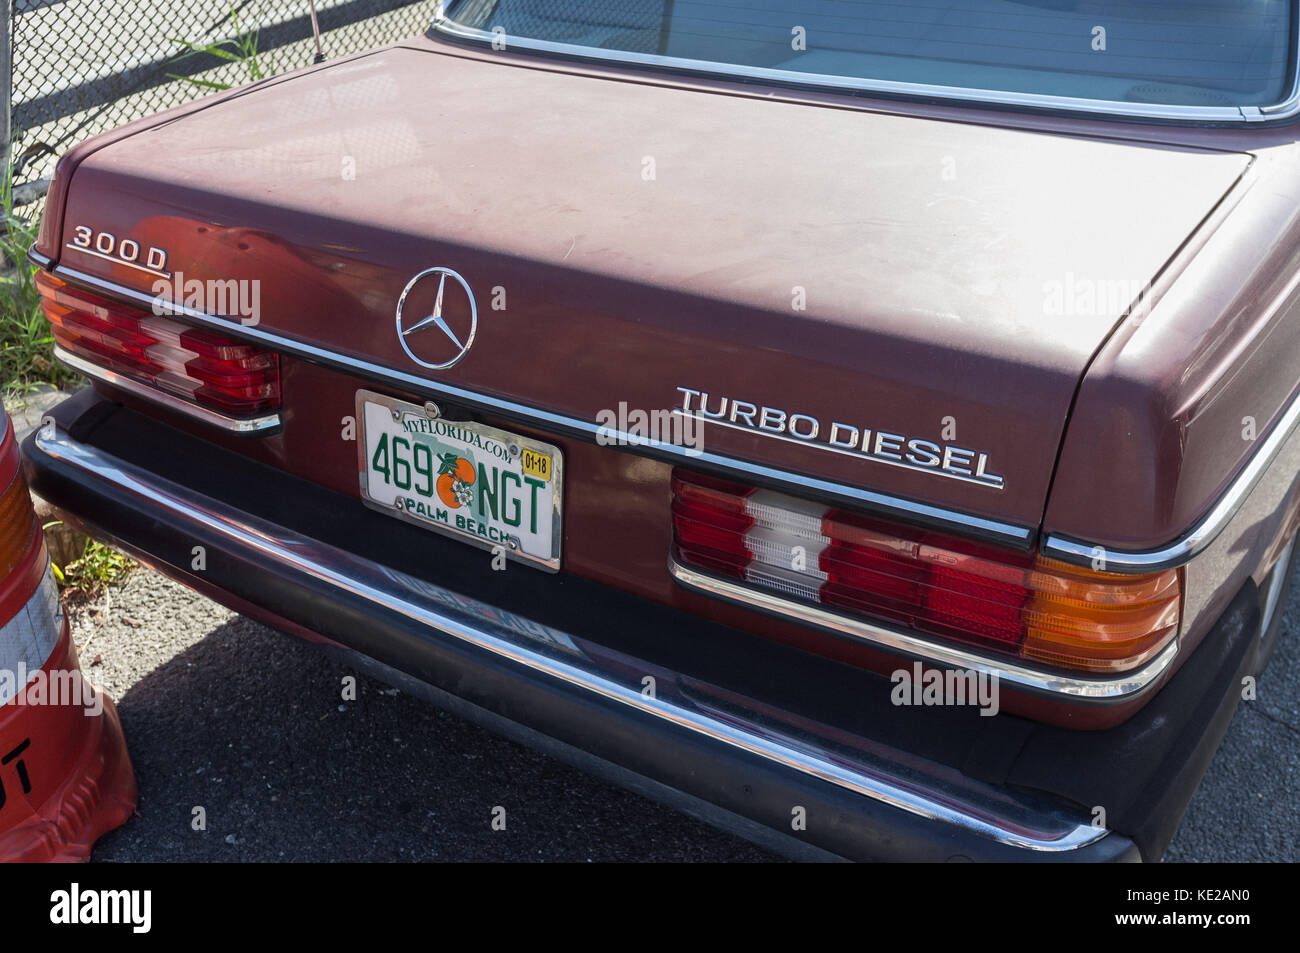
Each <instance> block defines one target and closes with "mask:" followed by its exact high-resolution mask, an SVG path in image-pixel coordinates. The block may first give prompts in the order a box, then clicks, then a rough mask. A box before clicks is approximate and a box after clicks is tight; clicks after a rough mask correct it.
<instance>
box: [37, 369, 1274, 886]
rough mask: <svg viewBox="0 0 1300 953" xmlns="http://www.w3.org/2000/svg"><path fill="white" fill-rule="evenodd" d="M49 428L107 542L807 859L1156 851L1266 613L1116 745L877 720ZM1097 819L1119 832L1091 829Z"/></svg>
mask: <svg viewBox="0 0 1300 953" xmlns="http://www.w3.org/2000/svg"><path fill="white" fill-rule="evenodd" d="M54 416H55V418H56V420H57V421H58V424H57V426H55V427H48V428H46V429H45V430H43V431H41V432H39V433H37V434H35V435H33V436H32V437H31V438H29V440H28V441H27V443H26V444H25V446H24V452H25V454H26V456H27V459H28V468H29V476H30V479H31V480H32V482H33V485H34V488H35V489H36V490H37V492H39V493H41V494H42V495H43V496H45V497H46V498H47V499H49V500H50V501H51V502H52V503H54V504H55V505H57V506H59V507H60V508H62V509H64V510H66V511H68V512H69V513H70V514H72V515H74V516H75V517H77V518H78V519H79V520H81V521H83V522H85V523H87V524H89V525H88V528H89V529H91V530H92V531H94V532H96V533H97V534H98V535H101V536H104V537H107V538H109V539H111V540H113V541H115V542H116V543H117V544H118V545H120V546H122V547H123V548H125V549H127V550H128V551H130V552H132V553H133V554H135V555H137V556H139V557H140V558H142V559H143V560H144V561H146V562H148V563H150V564H152V565H154V566H155V567H157V568H158V569H160V570H162V571H163V572H165V573H167V574H169V575H171V576H173V577H174V578H177V579H180V580H181V581H183V582H185V583H187V584H189V585H192V586H194V587H195V588H196V589H199V590H200V591H202V592H205V593H207V594H210V595H212V596H213V597H214V598H217V599H219V600H220V601H223V602H226V603H227V604H229V605H232V606H234V607H235V608H238V609H241V610H244V611H248V612H249V613H250V614H252V615H255V616H258V617H261V618H262V619H264V620H265V621H268V622H271V623H272V624H275V625H279V626H281V627H283V628H288V629H290V630H294V631H297V630H308V631H312V632H316V633H319V634H320V635H323V636H325V637H326V638H328V639H330V640H332V641H333V642H334V643H336V645H337V646H338V647H339V649H340V650H342V651H347V652H349V653H350V654H352V656H353V658H354V659H356V660H357V661H358V664H360V665H361V666H362V667H363V668H366V669H369V670H371V671H374V672H375V673H376V674H379V675H381V676H382V677H385V678H389V679H391V680H398V681H401V682H403V683H404V684H406V685H407V686H408V687H410V686H413V685H414V686H417V687H418V688H419V690H420V691H421V692H422V693H423V694H425V695H426V696H427V697H430V698H432V699H433V700H435V701H436V702H437V703H438V704H440V705H443V706H444V707H446V708H448V709H450V710H453V711H456V712H457V713H459V714H462V715H464V716H466V717H469V718H471V719H473V720H476V721H479V722H481V723H483V724H486V725H487V726H488V727H490V728H493V729H495V730H498V731H501V732H503V733H505V734H507V735H510V736H513V737H516V738H518V739H520V740H522V741H524V742H526V743H528V744H531V745H533V746H535V747H539V748H542V749H543V750H546V751H548V752H550V753H552V754H555V755H557V756H559V757H561V758H563V759H565V760H568V761H571V762H573V763H576V764H578V765H579V766H580V767H583V768H584V769H586V770H589V771H592V772H593V773H596V774H600V775H602V776H604V777H607V778H609V779H611V780H613V781H615V782H617V783H620V784H623V785H625V786H628V787H631V788H633V789H635V790H638V791H641V792H642V793H645V794H647V795H649V796H652V797H655V798H656V799H659V800H662V801H664V802H666V803H669V804H671V805H673V806H676V807H679V808H681V809H683V810H685V811H687V812H688V813H692V814H696V815H698V816H702V817H704V818H705V819H706V820H709V821H711V822H713V823H716V824H719V825H720V826H723V827H726V828H729V829H732V830H734V831H736V832H737V833H740V834H742V835H743V836H746V837H749V838H750V839H753V840H755V841H758V842H760V843H764V844H766V845H767V846H770V847H773V848H775V849H778V850H781V851H783V852H785V853H788V854H791V855H793V856H798V857H809V858H817V857H821V858H825V857H843V858H849V859H856V860H948V859H954V858H961V859H967V858H969V859H984V860H1016V859H1045V860H1090V861H1091V860H1130V859H1138V858H1139V856H1143V855H1144V856H1147V857H1148V858H1149V857H1152V856H1158V854H1159V853H1160V852H1161V851H1163V848H1164V845H1165V844H1166V843H1167V842H1168V838H1169V836H1172V833H1173V830H1174V828H1175V827H1176V825H1177V821H1178V819H1179V818H1180V817H1181V814H1182V810H1183V808H1184V807H1185V805H1186V801H1187V799H1188V798H1189V797H1190V795H1191V791H1192V790H1194V788H1195V785H1196V782H1198V781H1199V779H1200V776H1201V773H1203V771H1204V769H1205V767H1206V766H1207V765H1208V761H1209V758H1210V757H1211V756H1212V754H1213V750H1214V748H1215V747H1216V746H1217V743H1218V739H1219V737H1221V735H1222V731H1223V729H1224V728H1225V727H1226V724H1227V720H1228V719H1229V718H1230V717H1231V713H1232V709H1233V708H1234V707H1235V693H1234V692H1232V691H1231V690H1230V689H1231V685H1232V684H1233V682H1232V681H1231V679H1232V678H1233V675H1234V673H1235V672H1236V671H1237V670H1238V669H1239V668H1240V667H1241V666H1243V665H1245V664H1246V663H1247V661H1248V660H1247V659H1246V658H1245V655H1246V654H1247V653H1246V651H1245V647H1246V646H1247V645H1248V644H1249V643H1250V639H1249V634H1250V631H1251V618H1252V611H1253V612H1254V615H1253V619H1254V622H1255V625H1256V628H1257V624H1258V611H1257V606H1256V605H1254V604H1255V603H1257V601H1258V600H1257V599H1256V600H1253V603H1252V599H1251V598H1245V599H1239V600H1238V602H1239V603H1241V605H1240V606H1238V610H1237V616H1236V617H1233V618H1231V619H1228V617H1227V616H1225V620H1226V622H1225V626H1223V627H1222V628H1223V631H1222V632H1220V633H1217V635H1216V638H1215V639H1213V640H1212V639H1207V644H1208V643H1211V642H1214V643H1215V645H1217V648H1212V651H1209V652H1206V651H1204V650H1203V649H1202V650H1198V652H1197V653H1196V656H1194V657H1193V658H1192V659H1191V660H1189V662H1188V663H1187V664H1186V665H1185V666H1184V667H1183V670H1181V671H1180V673H1179V675H1178V676H1177V678H1176V679H1175V681H1174V682H1171V684H1170V685H1169V686H1166V688H1165V690H1164V691H1162V693H1161V695H1160V696H1159V697H1157V698H1156V699H1154V700H1153V702H1152V703H1151V704H1150V705H1148V706H1147V708H1145V709H1144V710H1143V712H1142V713H1140V715H1139V716H1137V718H1135V719H1133V720H1131V721H1130V722H1128V723H1126V724H1125V725H1122V726H1119V728H1116V729H1112V730H1110V731H1107V732H1092V733H1079V732H1070V731H1065V730H1063V729H1053V728H1048V727H1045V726H1038V725H1034V724H1032V723H1029V722H1025V721H1023V720H1022V719H1017V718H1014V717H1012V716H1007V715H999V716H996V717H994V718H985V719H981V718H980V717H979V716H978V713H976V712H973V711H971V710H969V709H968V710H965V711H961V712H956V711H953V710H952V709H947V710H944V711H936V710H927V711H924V712H922V711H921V710H919V709H912V710H909V711H901V710H900V709H898V708H893V707H891V706H888V705H887V704H886V705H885V706H884V707H883V708H882V707H878V705H877V701H878V700H879V699H887V697H888V694H889V692H888V682H887V681H885V680H884V679H881V678H880V677H879V676H875V675H871V674H870V673H863V672H859V671H857V670H855V669H848V668H846V667H844V666H840V665H837V664H835V663H831V662H828V661H826V660H824V659H818V658H816V657H813V656H808V655H806V654H805V653H800V652H797V651H794V650H791V649H788V648H786V647H784V646H774V645H770V644H767V643H763V642H761V640H757V639H754V638H752V637H750V636H747V635H746V634H744V633H740V632H736V631H735V630H731V629H726V628H723V627H721V626H717V625H715V624H713V623H710V622H707V621H705V620H701V619H698V618H695V617H690V616H685V615H682V614H681V613H677V612H674V611H672V610H668V609H666V608H664V607H661V606H655V605H651V604H649V603H645V602H644V601H642V600H639V599H635V598H633V597H630V596H626V595H623V594H620V593H615V592H612V591H609V590H607V589H605V588H604V587H598V586H594V585H592V584H589V583H586V582H584V581H582V580H576V579H572V578H569V577H564V576H560V577H542V576H541V574H539V573H535V572H532V571H529V570H527V569H523V568H520V569H513V568H512V569H511V570H510V572H511V573H512V576H511V580H510V582H511V585H509V586H505V585H503V584H502V583H501V580H500V574H499V573H492V572H491V571H490V570H489V569H488V568H487V562H486V560H477V559H475V560H472V561H469V560H464V559H463V558H459V557H461V556H462V555H463V553H464V548H463V547H459V546H457V545H456V543H455V542H454V541H451V540H446V539H442V538H440V537H433V536H432V535H431V534H428V533H424V532H422V531H420V530H419V529H417V528H414V527H409V526H406V525H404V524H401V523H398V522H397V521H394V520H390V519H387V518H386V517H385V516H383V515H381V514H376V513H373V512H370V511H367V510H365V508H364V507H362V506H361V505H360V503H358V502H357V501H356V500H354V499H352V498H349V497H345V496H341V495H339V494H335V493H331V492H329V491H326V490H323V489H321V488H319V487H316V486H314V485H311V484H308V483H304V482H303V481H300V480H297V479H296V478H293V477H289V476H287V475H285V474H283V473H281V472H279V471H276V470H273V469H270V468H268V467H263V466H261V465H259V464H253V463H251V462H249V461H247V460H246V459H244V458H242V457H239V456H236V455H234V454H231V453H229V452H227V451H223V450H219V449H216V448H213V447H212V446H211V445H209V444H206V443H204V442H202V441H199V440H196V439H194V438H191V437H186V436H184V435H182V434H180V433H178V432H176V431H173V430H170V429H169V428H166V427H164V426H162V425H160V424H158V423H156V422H154V421H151V420H149V419H148V418H145V417H143V416H140V415H138V414H135V413H133V412H131V411H128V410H124V409H122V408H120V407H117V406H116V405H112V404H109V403H108V402H106V401H104V400H103V399H102V398H99V397H97V396H95V395H93V394H90V393H86V394H83V395H79V396H78V397H77V398H74V399H73V400H71V401H68V402H66V403H65V404H64V405H62V406H61V407H59V408H57V409H56V411H55V413H54ZM196 547H203V565H202V568H201V569H198V568H195V567H196V565H198V564H197V563H196V562H195V553H196V549H195V548H196ZM470 562H472V563H473V566H470V565H468V564H469V563H470ZM480 564H481V565H480ZM396 566H401V567H404V569H403V570H398V569H396V568H394V567H396ZM430 566H434V567H438V570H437V578H436V580H435V579H434V578H432V576H433V574H432V573H428V572H425V571H422V569H421V568H420V567H430ZM413 572H415V573H419V575H415V574H412V573H413ZM1245 595H1247V596H1252V597H1253V592H1252V593H1247V594H1245ZM1234 606H1237V603H1234ZM1229 615H1232V612H1231V611H1230V613H1229ZM1198 663H1199V664H1198ZM1180 683H1181V685H1182V688H1181V690H1179V689H1178V687H1177V686H1178V684H1180ZM882 685H883V687H882ZM649 686H653V694H651V692H650V691H649V690H648V687H649ZM1166 696H1169V697H1170V698H1171V699H1172V703H1173V704H1175V705H1177V706H1178V707H1177V709H1176V710H1170V709H1169V706H1168V705H1165V704H1162V702H1163V701H1164V699H1165V697H1166ZM1189 702H1194V703H1193V704H1192V705H1191V706H1190V707H1189V705H1188V703H1189ZM900 718H910V719H911V720H909V721H908V722H907V724H906V725H901V726H900V725H899V724H898V722H899V719H900ZM1139 719H1141V721H1142V723H1141V724H1137V725H1135V724H1134V722H1137V721H1138V720H1139ZM993 723H996V724H993ZM873 726H874V727H873ZM876 728H878V730H875V729H876ZM903 737H906V738H908V739H911V738H913V737H915V738H916V739H917V743H916V744H914V745H908V746H907V747H906V748H903V747H901V746H899V745H898V744H896V743H895V742H896V740H897V739H898V738H903ZM1139 739H1140V743H1139ZM940 752H941V753H942V754H941V755H940V756H936V757H934V758H928V757H925V756H924V754H934V753H940ZM1044 752H1047V753H1048V754H1047V755H1046V756H1045V755H1044ZM1131 764H1140V765H1141V770H1140V771H1138V772H1137V774H1138V777H1137V778H1136V782H1135V779H1134V770H1133V769H1132V768H1131V767H1130V765H1131ZM1094 794H1095V795H1096V796H1097V797H1105V798H1108V800H1091V798H1092V797H1093V795H1094ZM1090 804H1095V805H1100V806H1103V807H1105V808H1106V811H1107V816H1108V819H1110V821H1111V827H1112V828H1113V829H1112V830H1109V831H1108V830H1106V829H1105V828H1098V827H1095V826H1093V825H1092V823H1091V820H1092V817H1093V813H1092V811H1091V810H1090V809H1089V807H1088V805H1090ZM800 808H802V811H799V810H798V809H800ZM797 816H801V817H804V818H806V827H805V829H801V830H795V829H793V824H792V820H793V819H794V818H795V817H797ZM1117 819H1118V821H1119V822H1120V823H1119V824H1116V823H1115V821H1116V820H1117ZM1121 825H1122V826H1121ZM1119 830H1124V831H1125V832H1124V833H1120V832H1119ZM1126 835H1128V836H1126Z"/></svg>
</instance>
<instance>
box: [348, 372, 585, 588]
mask: <svg viewBox="0 0 1300 953" xmlns="http://www.w3.org/2000/svg"><path fill="white" fill-rule="evenodd" d="M357 421H358V423H359V424H360V427H359V430H360V433H358V434H357V449H358V457H359V459H358V470H359V475H360V479H361V497H362V499H363V500H364V501H365V502H366V503H367V504H368V505H370V506H372V507H373V508H376V509H379V510H381V511H382V512H385V513H388V514H389V515H391V516H395V517H397V518H399V519H402V520H405V521H407V522H411V523H416V524H417V525H420V526H424V527H426V528H428V529H433V530H437V531H439V532H443V533H446V534H448V535H451V536H456V537H459V538H461V539H464V540H466V541H469V542H472V543H475V544H476V545H479V546H482V547H484V548H495V547H498V546H499V547H501V549H503V550H504V551H505V553H506V555H507V557H510V558H513V559H518V560H521V561H523V562H529V563H532V564H533V565H536V566H539V567H540V568H543V569H548V570H550V571H552V572H554V571H557V570H558V569H559V568H560V539H561V533H560V529H561V514H560V508H561V502H562V496H561V482H562V479H563V469H564V467H563V460H562V457H561V455H560V449H559V448H558V447H555V446H552V445H550V444H546V443H542V442H541V441H539V440H533V439H531V438H529V437H522V436H520V435H518V434H513V433H510V432H508V431H505V430H498V429H496V428H495V427H488V426H486V425H484V424H480V423H474V422H471V421H458V420H446V419H444V418H442V417H440V416H432V415H431V414H430V413H429V412H427V411H426V410H425V408H424V407H421V406H420V405H418V404H412V403H408V402H406V401H400V400H395V399H393V398H391V397H386V396H384V395H382V394H375V393H371V392H370V391H358V392H357Z"/></svg>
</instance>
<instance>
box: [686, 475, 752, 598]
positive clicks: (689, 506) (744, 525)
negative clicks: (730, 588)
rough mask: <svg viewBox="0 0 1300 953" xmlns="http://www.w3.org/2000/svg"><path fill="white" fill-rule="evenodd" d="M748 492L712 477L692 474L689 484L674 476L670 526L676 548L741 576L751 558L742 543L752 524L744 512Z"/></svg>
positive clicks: (714, 567) (700, 562) (701, 563)
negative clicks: (674, 530) (674, 531)
mask: <svg viewBox="0 0 1300 953" xmlns="http://www.w3.org/2000/svg"><path fill="white" fill-rule="evenodd" d="M747 492H748V491H747V490H746V489H745V488H744V487H742V486H740V485H739V484H736V483H729V482H727V481H725V480H716V479H714V478H713V477H707V476H699V477H695V478H694V480H693V482H690V483H687V482H684V481H678V480H677V478H676V476H674V477H673V526H674V527H675V529H676V537H677V548H678V551H679V552H680V553H682V555H683V557H684V558H685V559H687V560H688V561H689V562H691V563H692V564H693V565H696V566H703V567H705V568H707V569H711V570H712V571H714V572H717V573H721V574H722V575H725V576H733V577H735V578H738V579H739V578H743V570H744V568H745V566H747V565H749V562H750V560H751V559H752V554H751V553H750V551H749V550H748V549H747V548H746V546H745V533H746V532H747V531H748V530H749V527H750V526H751V525H753V520H752V519H751V518H750V516H749V515H748V514H747V513H746V512H745V500H744V498H745V495H746V494H747Z"/></svg>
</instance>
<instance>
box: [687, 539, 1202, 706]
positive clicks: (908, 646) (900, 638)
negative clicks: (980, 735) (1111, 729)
mask: <svg viewBox="0 0 1300 953" xmlns="http://www.w3.org/2000/svg"><path fill="white" fill-rule="evenodd" d="M668 571H669V572H670V573H671V574H672V576H673V578H674V579H676V580H677V581H678V582H679V583H681V584H682V585H683V586H687V587H688V588H691V589H697V590H699V591H700V592H704V593H706V594H708V595H711V596H716V597H718V598H720V599H726V600H727V601H729V602H736V603H740V604H741V605H744V606H745V607H746V608H749V609H755V610H757V611H759V612H765V613H767V614H769V615H775V616H779V617H781V618H783V619H790V620H792V621H794V622H798V623H801V624H802V625H810V626H814V627H815V628H818V629H823V630H825V631H828V632H833V633H835V634H836V635H843V636H848V637H849V638H852V639H860V640H862V641H864V642H871V643H873V644H875V645H879V646H882V647H884V648H887V649H891V650H893V651H895V652H901V653H905V654H907V655H917V656H920V657H921V658H924V659H927V660H929V661H930V662H933V663H935V664H937V665H942V666H944V667H946V668H957V669H967V670H970V671H975V672H985V673H987V674H989V675H993V676H996V677H997V679H998V681H999V682H1005V683H1007V684H1008V685H1014V686H1015V687H1017V688H1022V689H1026V690H1028V691H1032V692H1041V693H1043V694H1045V695H1053V696H1067V697H1069V698H1073V699H1078V700H1080V701H1094V702H1118V701H1124V700H1126V699H1129V698H1132V697H1133V696H1134V695H1138V694H1140V693H1141V692H1143V691H1145V690H1146V688H1147V687H1148V686H1149V685H1151V683H1152V682H1154V681H1155V680H1156V679H1158V678H1159V677H1160V676H1161V675H1163V674H1164V673H1165V670H1166V669H1167V668H1169V666H1170V664H1171V663H1172V662H1173V660H1174V657H1175V656H1176V655H1177V654H1178V640H1177V639H1174V640H1173V641H1172V642H1170V643H1169V644H1168V645H1166V646H1165V647H1164V648H1163V649H1161V650H1160V652H1159V653H1158V654H1157V655H1156V656H1155V657H1154V658H1152V659H1151V661H1149V662H1147V663H1146V665H1144V666H1142V668H1140V669H1137V670H1136V671H1133V672H1124V673H1123V674H1122V675H1119V676H1116V677H1114V678H1109V679H1105V678H1081V677H1075V676H1071V675H1063V674H1060V673H1056V672H1044V671H1040V670H1038V669H1033V668H1028V667H1026V666H1023V665H1017V664H1015V662H1012V661H1002V660H1000V659H994V658H991V657H989V656H987V655H978V654H976V653H974V652H968V651H965V650H963V649H960V648H957V647H955V646H949V645H941V644H939V643H936V642H934V641H932V640H930V639H926V638H923V637H921V636H917V635H912V634H910V633H908V632H904V631H902V630H901V629H892V628H890V627H888V626H886V625H884V624H881V623H875V622H869V621H867V620H866V619H856V618H853V617H851V616H846V615H842V614H840V613H838V612H831V611H828V610H826V609H823V608H821V607H820V606H815V605H811V604H809V603H803V602H795V601H794V600H791V599H785V598H782V597H781V596H778V595H776V594H774V593H770V592H763V591H761V590H756V589H751V588H749V587H748V586H742V585H740V584H739V583H736V582H732V581H730V580H727V579H721V578H719V577H717V576H711V575H708V574H707V573H702V572H699V571H697V570H695V569H691V568H690V567H688V566H683V565H682V564H681V563H679V562H677V561H676V560H675V559H672V558H671V557H669V560H668Z"/></svg>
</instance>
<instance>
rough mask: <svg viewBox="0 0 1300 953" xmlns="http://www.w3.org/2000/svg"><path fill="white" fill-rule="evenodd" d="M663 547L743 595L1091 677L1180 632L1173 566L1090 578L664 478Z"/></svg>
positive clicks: (822, 510) (1136, 659)
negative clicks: (759, 594) (668, 495)
mask: <svg viewBox="0 0 1300 953" xmlns="http://www.w3.org/2000/svg"><path fill="white" fill-rule="evenodd" d="M672 489H673V503H672V513H673V551H674V555H675V558H676V559H677V560H678V561H679V562H681V563H683V564H684V565H688V566H692V567H695V568H698V569H701V570H704V571H706V572H712V573H714V574H717V575H722V576H727V577H730V578H733V579H738V580H740V581H742V582H744V583H745V584H747V585H749V586H752V587H754V588H755V589H763V590H767V591H771V592H777V593H780V594H782V595H784V596H786V597H790V598H793V599H796V600H802V601H805V602H810V603H816V604H819V605H823V606H828V607H831V608H833V609H836V610H839V611H841V612H844V613H846V614H850V615H856V616H861V617H863V618H867V619H876V620H881V621H885V622H890V623H894V624H896V625H898V626H901V627H904V628H907V629H910V630H913V631H915V632H919V633H923V634H925V635H929V636H933V637H935V638H936V639H938V640H942V641H947V642H957V643H962V644H965V645H969V646H973V647H977V648H980V649H984V650H987V651H990V652H993V653H999V654H1005V655H1014V656H1017V657H1019V658H1023V659H1028V660H1033V661H1036V662H1040V663H1043V664H1046V665H1050V666H1055V667H1058V668H1065V669H1071V670H1075V671H1084V672H1092V673H1098V674H1105V673H1113V672H1120V671H1125V670H1128V669H1132V668H1135V667H1137V666H1139V665H1141V664H1142V663H1144V662H1146V661H1147V660H1148V659H1150V658H1151V657H1153V656H1154V655H1155V654H1156V653H1158V652H1159V651H1160V650H1161V649H1162V648H1164V646H1165V645H1167V644H1168V643H1169V642H1170V641H1171V640H1172V639H1174V638H1175V637H1176V636H1177V634H1178V626H1179V617H1180V607H1181V603H1182V577H1181V573H1180V571H1179V570H1173V569H1171V570H1166V571H1164V572H1159V573H1152V574H1147V575H1121V574H1118V573H1106V572H1095V571H1093V570H1090V569H1086V568H1081V567H1078V566H1072V565H1068V564H1066V563H1061V562H1057V561H1055V560H1049V559H1045V558H1043V557H1041V556H1035V555H1030V554H1024V553H1016V552H1012V551H1009V550H1003V549H1000V548H998V547H995V546H990V545H987V544H983V543H975V542H970V541H967V540H962V539H957V538H954V537H951V536H947V535H943V534H940V533H933V532H928V531H925V530H916V529H912V528H910V527H905V526H898V525H895V524H892V523H888V522H885V521H883V520H878V519H875V518H872V517H868V516H863V515H861V514H858V513H850V512H847V511H844V510H839V509H833V508H829V507H826V506H822V505H819V504H815V503H811V502H809V501H807V500H801V499H798V498H795V497H790V496H786V495H784V494H780V493H774V492H772V491H770V490H759V489H755V488H753V487H747V486H744V485H742V484H738V483H732V482H729V481H726V480H720V479H717V478H715V477H709V476H704V475H701V474H695V473H691V472H689V471H685V470H681V469H678V470H674V471H673V479H672Z"/></svg>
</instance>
